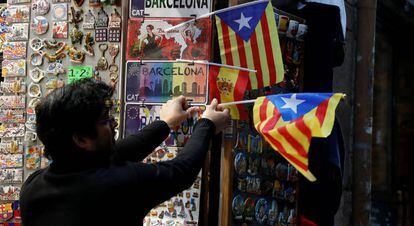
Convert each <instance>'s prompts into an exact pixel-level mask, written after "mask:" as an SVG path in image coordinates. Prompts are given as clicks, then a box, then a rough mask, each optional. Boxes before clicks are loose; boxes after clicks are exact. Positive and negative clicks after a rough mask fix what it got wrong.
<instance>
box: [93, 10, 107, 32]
mask: <svg viewBox="0 0 414 226" xmlns="http://www.w3.org/2000/svg"><path fill="white" fill-rule="evenodd" d="M108 20H109V17H108V14H107V13H106V12H105V10H104V8H103V7H101V9H100V10H99V12H98V18H96V21H95V27H105V28H107V27H108Z"/></svg>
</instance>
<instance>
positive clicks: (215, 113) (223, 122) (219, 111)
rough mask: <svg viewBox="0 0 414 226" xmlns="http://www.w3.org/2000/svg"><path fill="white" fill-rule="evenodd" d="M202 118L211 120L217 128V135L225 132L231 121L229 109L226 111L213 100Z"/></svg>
mask: <svg viewBox="0 0 414 226" xmlns="http://www.w3.org/2000/svg"><path fill="white" fill-rule="evenodd" d="M202 118H206V119H209V120H211V121H212V122H213V123H214V125H215V126H216V134H217V133H220V132H221V131H223V130H224V129H225V128H226V126H227V123H228V121H229V119H230V113H229V109H227V108H226V109H224V108H223V107H222V106H220V105H219V104H218V102H217V99H215V98H214V99H213V101H211V104H210V105H207V107H206V110H205V111H204V113H203V116H202Z"/></svg>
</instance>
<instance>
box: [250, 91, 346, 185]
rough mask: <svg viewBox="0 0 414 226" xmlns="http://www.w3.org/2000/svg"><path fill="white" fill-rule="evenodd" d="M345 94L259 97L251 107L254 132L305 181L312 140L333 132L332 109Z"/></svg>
mask: <svg viewBox="0 0 414 226" xmlns="http://www.w3.org/2000/svg"><path fill="white" fill-rule="evenodd" d="M343 97H344V94H331V93H299V94H281V95H271V96H266V97H259V98H258V99H257V100H256V102H255V104H254V108H253V119H254V124H255V128H256V130H257V131H258V132H259V133H260V134H261V135H262V136H263V137H264V139H265V140H266V141H267V142H269V144H270V145H271V146H272V147H273V148H274V149H275V150H276V151H278V152H279V153H280V154H281V155H282V156H283V157H284V158H285V159H286V160H287V161H289V162H290V163H291V164H292V165H293V166H294V167H295V168H296V169H297V170H298V171H299V172H300V173H302V175H304V176H305V177H306V178H307V179H308V180H310V181H315V180H316V178H315V177H314V176H313V175H312V173H311V172H310V171H309V169H308V151H309V146H310V142H311V139H312V137H327V136H329V134H330V133H331V131H332V127H333V123H334V119H335V109H336V107H337V106H338V103H339V101H340V100H341V98H343Z"/></svg>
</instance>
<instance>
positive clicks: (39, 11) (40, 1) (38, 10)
mask: <svg viewBox="0 0 414 226" xmlns="http://www.w3.org/2000/svg"><path fill="white" fill-rule="evenodd" d="M49 9H50V3H49V2H48V1H47V0H33V2H32V11H33V12H34V13H35V15H46V14H47V13H48V12H49Z"/></svg>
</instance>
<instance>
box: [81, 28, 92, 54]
mask: <svg viewBox="0 0 414 226" xmlns="http://www.w3.org/2000/svg"><path fill="white" fill-rule="evenodd" d="M93 45H95V39H94V38H93V37H92V32H86V35H85V44H84V45H83V47H84V49H85V52H86V54H88V55H89V56H93V55H95V51H94V49H93Z"/></svg>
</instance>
